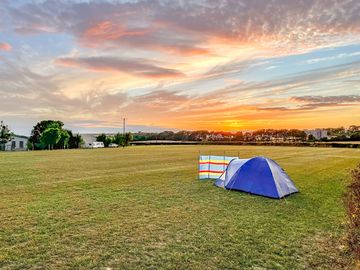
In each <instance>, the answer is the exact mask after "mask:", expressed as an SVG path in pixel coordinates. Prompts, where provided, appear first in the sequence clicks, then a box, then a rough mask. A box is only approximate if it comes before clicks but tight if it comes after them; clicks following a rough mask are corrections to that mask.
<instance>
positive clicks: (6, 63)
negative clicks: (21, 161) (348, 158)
mask: <svg viewBox="0 0 360 270" xmlns="http://www.w3.org/2000/svg"><path fill="white" fill-rule="evenodd" d="M0 14H1V16H0V119H1V120H4V121H5V123H6V124H8V125H9V126H10V128H11V129H12V130H13V131H15V132H16V133H18V134H24V135H28V134H29V133H30V131H31V128H32V126H34V125H35V124H36V122H37V121H40V120H44V119H59V120H62V121H63V122H64V123H65V125H66V127H68V128H71V129H73V130H74V131H76V132H102V131H104V132H116V131H121V130H122V129H121V126H122V118H123V117H125V118H126V119H127V123H128V129H129V130H131V131H140V130H142V131H160V130H182V129H185V130H199V129H207V130H224V131H238V130H255V129H261V128H299V129H305V128H315V127H324V128H325V127H337V126H349V125H352V124H356V125H360V1H358V0H326V1H325V0H197V1H190V0H188V1H185V0H142V1H133V0H131V1H130V0H118V1H116V0H112V1H110V0H73V1H70V0H69V1H62V0H33V1H28V0H19V1H16V0H1V1H0Z"/></svg>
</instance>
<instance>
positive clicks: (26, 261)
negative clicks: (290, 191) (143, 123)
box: [0, 146, 360, 270]
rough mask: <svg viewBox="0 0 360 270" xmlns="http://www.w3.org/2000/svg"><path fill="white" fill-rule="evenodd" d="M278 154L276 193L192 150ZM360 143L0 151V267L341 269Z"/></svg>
mask: <svg viewBox="0 0 360 270" xmlns="http://www.w3.org/2000/svg"><path fill="white" fill-rule="evenodd" d="M200 149H201V151H203V153H206V151H209V150H211V152H212V153H213V154H223V151H224V150H226V151H227V154H228V155H234V154H235V155H236V154H237V152H239V153H240V156H241V157H244V158H245V157H251V156H255V155H265V156H268V157H271V158H273V159H275V160H276V161H278V163H279V164H280V165H281V166H282V167H283V168H284V169H285V170H286V171H287V172H288V174H289V175H290V176H291V177H292V179H293V180H294V182H295V184H296V185H297V187H298V188H299V190H300V193H298V194H295V195H292V196H290V197H287V198H286V199H284V200H273V199H268V198H263V197H259V196H252V195H249V194H245V193H241V192H234V191H233V192H231V191H226V190H222V189H219V188H216V187H214V186H213V184H212V181H198V180H197V173H196V172H197V163H196V162H197V156H198V151H199V150H200ZM359 161H360V150H358V149H334V148H295V147H256V146H253V147H251V146H247V147H241V146H138V147H129V148H126V149H94V150H58V151H42V152H15V153H0V268H1V269H64V268H69V269H91V268H95V269H105V268H106V267H110V268H114V269H144V268H146V269H258V270H259V269H343V268H344V267H345V266H346V265H347V264H348V263H349V256H348V255H347V253H346V249H345V248H344V246H343V236H344V230H345V226H344V221H345V216H344V209H343V203H342V199H341V197H342V193H343V191H344V187H345V185H346V182H347V181H348V175H349V170H350V169H351V168H353V167H355V166H356V164H357V163H358V162H359Z"/></svg>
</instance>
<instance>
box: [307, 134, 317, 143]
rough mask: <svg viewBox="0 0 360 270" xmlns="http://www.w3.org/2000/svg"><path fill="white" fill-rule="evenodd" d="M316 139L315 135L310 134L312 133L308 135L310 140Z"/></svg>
mask: <svg viewBox="0 0 360 270" xmlns="http://www.w3.org/2000/svg"><path fill="white" fill-rule="evenodd" d="M315 140H316V139H315V137H314V135H312V134H310V135H309V136H308V141H311V142H313V141H315Z"/></svg>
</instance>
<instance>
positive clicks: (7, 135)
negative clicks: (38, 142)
mask: <svg viewBox="0 0 360 270" xmlns="http://www.w3.org/2000/svg"><path fill="white" fill-rule="evenodd" d="M12 139H13V133H12V132H11V131H10V129H9V127H8V126H7V125H5V124H4V122H3V121H1V122H0V150H2V151H4V150H5V144H6V143H7V142H9V141H11V140H12Z"/></svg>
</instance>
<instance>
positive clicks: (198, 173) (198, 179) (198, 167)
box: [198, 150, 201, 180]
mask: <svg viewBox="0 0 360 270" xmlns="http://www.w3.org/2000/svg"><path fill="white" fill-rule="evenodd" d="M200 157H201V150H199V156H198V180H200V166H201V165H200Z"/></svg>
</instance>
